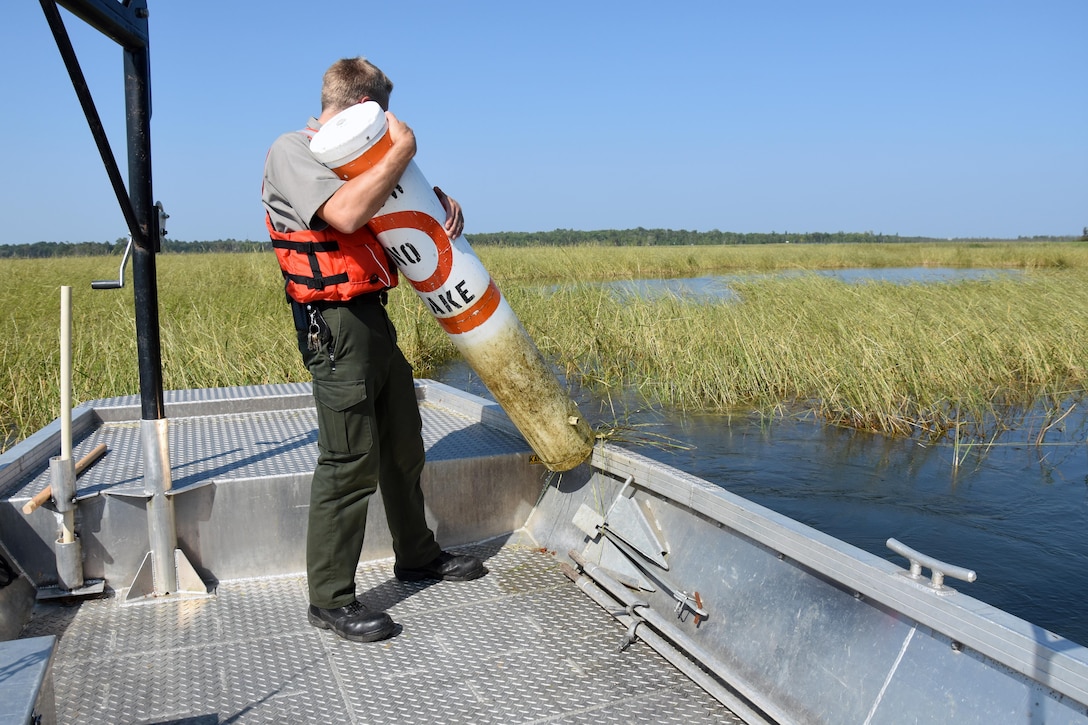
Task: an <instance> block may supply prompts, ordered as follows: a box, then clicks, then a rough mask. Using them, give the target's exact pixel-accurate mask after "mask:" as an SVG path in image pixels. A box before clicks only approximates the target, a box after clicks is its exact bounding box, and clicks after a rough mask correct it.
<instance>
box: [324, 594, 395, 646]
mask: <svg viewBox="0 0 1088 725" xmlns="http://www.w3.org/2000/svg"><path fill="white" fill-rule="evenodd" d="M309 620H310V624H312V625H314V626H315V627H317V628H318V629H331V630H332V631H333V632H335V633H336V634H338V635H340V636H341V637H343V638H344V639H349V640H351V641H352V642H376V641H377V640H379V639H385V638H386V637H389V636H390V635H392V634H393V632H394V631H396V628H397V625H395V624H393V619H392V618H391V617H390V616H389V615H388V614H386V613H385V612H371V611H370V610H368V609H367V608H366V607H364V606H363V605H362V604H361V603H359V602H358V601H354V602H352V603H351V604H349V605H347V606H346V607H337V608H336V609H321V608H320V607H315V606H314V605H312V604H311V605H310V611H309Z"/></svg>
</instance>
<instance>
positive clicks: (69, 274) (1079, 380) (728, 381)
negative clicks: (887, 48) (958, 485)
mask: <svg viewBox="0 0 1088 725" xmlns="http://www.w3.org/2000/svg"><path fill="white" fill-rule="evenodd" d="M477 251H478V252H479V254H480V256H481V258H482V259H483V260H484V262H485V264H486V266H487V267H488V269H489V270H490V271H491V273H492V275H493V276H494V277H495V279H497V280H498V281H499V283H500V285H501V286H502V288H503V291H504V293H505V295H506V297H507V298H508V299H509V301H510V303H511V305H512V306H513V307H514V309H515V311H516V312H517V313H518V316H519V317H520V319H521V320H522V322H523V324H524V325H525V327H526V329H527V330H528V331H529V333H530V335H531V336H532V337H533V339H534V340H535V342H536V343H537V345H538V347H540V349H541V351H542V352H543V353H544V354H545V356H546V357H548V358H549V359H551V360H553V361H555V362H556V363H557V364H558V365H559V367H560V369H561V370H562V371H563V372H565V373H566V375H567V376H568V378H569V379H571V380H576V381H578V382H579V383H581V384H582V385H584V386H586V387H588V388H590V389H592V390H594V391H596V392H597V393H598V394H600V395H601V396H602V397H606V398H607V396H609V395H610V394H612V393H614V392H617V391H628V390H633V391H635V392H636V393H637V394H638V395H639V396H641V397H642V398H643V399H645V400H646V401H648V402H650V403H651V404H654V405H657V404H660V405H662V406H667V407H675V408H681V409H685V410H691V411H737V410H757V411H760V412H762V413H764V414H765V415H768V416H776V415H782V414H812V415H816V416H819V417H820V418H821V419H823V420H826V421H828V422H830V423H833V424H836V425H844V426H850V427H855V428H859V429H864V430H872V431H877V432H881V433H886V434H893V435H910V436H918V437H920V438H924V439H927V440H939V439H942V438H950V439H952V440H954V441H957V442H962V444H963V445H965V446H968V445H977V444H979V443H980V442H983V443H984V442H986V441H989V440H992V437H993V435H994V434H995V432H997V431H999V430H1001V429H1002V427H1008V426H1012V425H1017V424H1018V423H1017V419H1016V416H1017V414H1019V415H1021V416H1022V415H1024V414H1025V412H1026V411H1029V410H1037V409H1038V406H1039V405H1040V403H1042V404H1043V405H1044V408H1043V409H1044V413H1043V419H1042V420H1041V421H1040V422H1039V423H1038V424H1037V427H1038V431H1039V434H1040V435H1041V436H1043V437H1045V436H1046V434H1047V431H1048V430H1049V429H1050V428H1048V426H1050V427H1054V426H1060V425H1061V424H1062V420H1063V419H1062V417H1061V414H1062V411H1063V408H1062V406H1063V405H1068V404H1069V401H1070V400H1073V401H1076V400H1079V399H1080V398H1081V397H1083V392H1084V389H1085V378H1086V372H1085V368H1086V365H1088V363H1086V361H1088V335H1086V332H1088V330H1086V329H1085V327H1086V323H1085V316H1084V311H1085V310H1086V309H1088V244H1077V243H1069V244H1049V243H1043V244H1040V243H1030V244H979V245H974V244H954V245H953V244H949V245H941V244H897V245H891V244H884V245H810V246H802V245H774V246H771V245H765V246H764V245H761V246H758V247H684V248H675V247H666V248H660V247H644V248H643V247H636V248H632V247H622V248H613V247H575V248H530V249H524V248H521V249H504V248H484V249H480V250H477ZM118 261H119V260H118V258H57V259H47V260H7V261H5V263H4V267H3V269H2V271H0V279H2V281H3V284H2V286H0V310H3V311H4V312H3V313H0V314H2V317H0V426H2V428H0V440H3V441H6V442H4V443H3V446H4V447H5V448H6V447H7V446H10V445H11V444H12V443H13V442H15V441H17V440H19V439H21V438H22V437H25V436H26V435H28V434H29V433H31V432H33V431H34V430H37V429H38V428H40V427H42V426H44V425H45V424H47V423H48V422H49V421H50V420H52V419H53V418H55V417H56V416H57V414H58V410H57V406H58V403H57V401H58V400H59V391H58V382H57V380H58V377H59V363H58V357H59V352H58V350H59V342H58V341H59V298H60V293H59V288H60V286H61V285H69V286H71V287H72V288H73V325H74V330H73V338H72V339H73V348H74V350H73V359H74V373H73V400H74V401H76V402H80V401H86V400H91V399H95V398H104V397H112V396H116V395H125V394H134V393H137V392H138V390H139V381H138V374H137V359H136V341H135V334H134V333H135V323H134V312H133V302H132V291H131V285H129V286H127V287H126V288H125V289H124V290H119V291H92V290H91V289H90V281H91V280H92V279H103V278H112V277H115V276H116V273H117V263H118ZM866 266H871V267H892V266H900V267H913V266H950V267H981V268H1006V269H1021V270H1025V271H1026V272H1027V273H1026V274H1025V275H1024V276H1022V277H1018V278H1016V279H1000V278H999V279H994V280H984V281H966V282H956V283H942V284H935V283H927V284H907V285H903V284H892V283H877V282H872V283H861V284H856V283H854V284H850V283H844V282H839V281H836V280H833V279H830V278H826V277H822V276H818V275H806V274H800V275H791V276H787V277H781V278H780V277H770V278H763V279H760V278H753V279H751V280H748V281H744V282H738V283H736V284H735V285H734V289H735V290H736V291H737V292H738V294H739V296H740V298H741V302H739V303H738V302H729V301H720V302H707V301H705V300H703V301H699V300H692V299H683V298H679V297H660V298H658V297H655V298H653V299H639V298H632V297H630V296H624V297H623V298H622V299H621V298H619V297H617V296H616V295H614V294H612V293H610V292H609V291H608V290H606V289H603V288H601V287H599V286H594V285H591V284H584V283H583V282H589V281H595V280H616V279H639V278H653V277H672V276H700V275H706V274H714V273H726V272H738V271H743V272H748V271H752V272H760V271H772V270H802V271H803V270H815V269H827V268H847V267H866ZM157 268H158V287H159V308H160V313H159V316H160V325H161V337H162V359H163V383H164V387H166V388H167V389H175V388H189V387H217V386H225V385H252V384H262V383H273V382H285V381H296V380H308V379H309V376H308V374H307V372H306V370H305V369H304V368H303V366H302V364H301V362H300V360H299V355H298V351H297V349H296V342H295V335H294V331H293V329H292V326H291V321H290V314H289V311H288V308H287V306H286V304H285V303H284V299H283V292H282V286H281V281H280V276H279V272H278V269H277V268H276V265H275V261H274V259H273V258H272V256H271V255H270V254H206V255H159V257H158V259H157ZM128 276H129V278H130V279H131V270H129V275H128ZM558 281H562V282H570V283H572V284H565V285H563V286H560V287H558V288H556V287H555V286H554V284H552V283H554V282H558ZM575 282H579V283H575ZM389 312H390V316H391V317H392V318H393V321H394V323H395V324H396V326H397V329H398V332H399V336H400V344H401V347H402V349H403V350H404V351H405V354H406V356H407V357H408V359H409V360H410V361H411V362H412V364H413V366H414V367H415V368H416V374H417V375H418V376H420V377H424V376H427V375H430V374H432V373H433V372H434V370H435V369H436V368H437V367H439V366H441V365H442V364H443V363H445V362H447V361H449V360H450V359H452V358H453V357H455V355H456V352H455V350H454V348H453V345H452V344H451V343H450V342H449V340H448V338H447V337H446V336H445V334H444V333H443V332H442V331H441V330H440V329H439V328H438V326H437V325H436V324H435V323H434V321H433V319H432V318H431V317H430V315H429V313H428V312H427V311H426V310H425V309H424V307H423V306H422V305H421V304H420V303H419V302H418V300H417V299H416V297H415V295H414V294H413V293H412V292H411V291H410V290H409V289H408V288H407V287H405V286H402V287H401V288H399V289H398V290H396V291H395V292H394V294H393V295H391V299H390V305H389ZM636 433H637V432H636Z"/></svg>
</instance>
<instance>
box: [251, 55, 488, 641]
mask: <svg viewBox="0 0 1088 725" xmlns="http://www.w3.org/2000/svg"><path fill="white" fill-rule="evenodd" d="M392 90H393V84H392V82H390V80H389V79H388V78H387V77H386V76H385V74H384V73H382V71H380V70H379V69H378V68H376V67H375V66H374V65H373V64H371V63H370V62H369V61H367V60H366V59H364V58H346V59H343V60H340V61H337V62H336V63H334V64H333V65H332V66H331V67H330V68H329V69H328V71H326V73H325V76H324V80H323V83H322V89H321V115H320V116H319V117H318V118H316V119H310V122H309V124H308V126H307V128H306V129H305V130H303V131H295V132H292V133H287V134H284V135H283V136H280V137H279V138H278V139H276V141H275V142H274V143H273V144H272V148H271V149H270V150H269V152H268V158H267V160H266V161H265V170H264V185H263V189H262V201H263V202H264V206H265V211H266V212H267V216H266V221H267V224H268V228H269V232H270V234H271V236H272V240H273V246H274V247H275V249H276V256H277V259H278V260H279V263H280V267H281V269H282V271H283V273H284V280H285V285H286V291H287V296H288V300H289V301H290V303H291V307H292V311H293V313H294V319H295V329H296V330H297V331H298V339H299V350H300V351H301V353H302V357H303V360H304V361H305V363H306V366H307V367H308V368H309V370H310V373H311V374H312V376H313V390H314V398H315V403H316V406H317V422H318V459H317V467H316V469H315V471H314V476H313V483H312V487H311V494H310V511H309V522H308V530H307V536H306V568H307V577H308V582H309V596H310V608H309V612H308V618H309V621H310V623H311V624H313V625H314V626H315V627H319V628H321V629H331V630H333V631H334V632H335V633H336V634H338V635H340V636H341V637H344V638H346V639H349V640H352V641H358V642H372V641H376V640H380V639H384V638H386V637H389V636H390V635H392V634H393V632H394V631H395V625H394V623H393V620H392V619H391V618H390V617H389V615H388V614H386V613H384V612H376V611H370V610H368V609H367V608H366V607H364V606H363V605H362V603H360V602H359V601H357V600H356V598H355V568H356V566H357V564H358V562H359V555H360V552H361V549H362V544H363V533H364V527H365V523H366V512H367V504H368V501H369V499H370V496H371V494H372V493H373V492H374V491H375V489H376V488H377V487H379V486H380V487H381V492H382V501H383V502H384V504H385V512H386V518H387V520H388V522H389V529H390V531H391V532H392V535H393V552H394V554H395V556H396V564H395V566H394V568H393V572H394V575H395V576H396V577H397V578H398V579H400V580H402V581H422V580H428V579H438V580H450V581H468V580H471V579H477V578H479V577H481V576H483V575H484V574H486V573H487V569H486V568H485V567H484V565H483V563H482V562H481V561H480V560H479V559H478V558H476V557H474V556H469V555H463V554H453V553H448V552H443V551H442V550H441V549H440V548H439V546H438V544H437V543H436V541H435V538H434V534H433V532H432V531H431V530H430V528H429V527H428V526H427V522H426V520H425V518H424V509H423V493H422V491H421V488H420V482H419V477H420V473H421V472H422V470H423V463H424V450H423V439H422V437H421V428H422V424H421V422H420V417H419V408H418V404H417V402H416V397H415V388H414V380H413V375H412V368H411V366H410V365H409V364H408V362H407V360H405V358H404V355H403V354H402V353H401V351H400V349H399V348H398V347H397V344H396V331H395V330H394V329H393V325H392V323H391V322H390V321H389V318H388V316H387V315H386V312H385V301H386V290H388V289H389V288H391V287H395V286H396V284H397V272H396V269H395V267H393V266H392V264H391V263H390V260H389V258H388V257H387V256H386V254H385V251H384V250H383V249H382V247H381V245H380V244H379V243H378V241H377V239H376V238H375V237H374V235H373V234H372V233H371V232H370V230H369V229H368V228H367V226H366V224H367V222H368V221H370V219H371V217H372V216H373V215H374V214H375V213H376V212H377V211H378V210H379V209H381V207H382V205H383V204H385V202H386V200H387V199H388V198H389V196H390V194H391V193H392V192H393V189H394V187H395V186H396V184H397V182H398V181H399V180H400V177H401V176H402V175H403V173H404V171H405V169H406V168H407V167H408V164H409V162H411V160H412V157H413V156H414V155H415V152H416V140H415V135H414V134H413V133H412V130H411V129H410V128H409V127H408V126H407V125H405V124H404V123H403V122H401V121H400V120H399V119H398V118H397V117H396V116H394V115H393V114H392V113H389V111H388V109H389V95H390V93H391V91H392ZM367 100H372V101H376V102H377V103H378V104H379V105H381V107H382V109H384V110H385V111H386V116H387V120H388V124H389V126H388V130H387V133H388V134H389V138H390V140H391V141H392V147H391V148H390V149H389V150H388V151H387V153H386V154H385V157H384V158H383V159H382V160H381V161H380V162H378V163H377V164H376V165H375V166H374V167H373V168H371V169H370V170H368V171H366V172H364V173H362V174H361V175H359V176H356V177H355V178H353V179H351V180H349V181H343V180H341V179H340V178H338V177H337V176H336V175H335V174H334V173H333V172H332V171H330V170H329V169H327V168H325V167H324V166H323V165H321V164H320V163H319V162H318V161H317V160H316V159H314V158H313V156H312V155H311V154H310V150H309V143H310V138H311V137H312V136H313V133H314V132H316V130H317V129H319V128H320V127H321V124H323V123H326V122H327V121H328V120H329V119H330V118H332V117H333V116H334V115H336V114H337V113H338V112H340V111H342V110H344V109H346V108H349V107H351V106H352V105H354V104H356V103H361V102H363V101H367ZM435 192H436V193H437V194H438V197H439V199H440V200H441V201H442V206H443V207H444V208H445V210H446V222H445V229H446V232H447V233H448V234H449V236H450V238H455V237H457V236H459V235H460V234H461V231H462V229H463V228H464V218H463V216H462V212H461V207H460V205H459V204H458V203H457V202H456V201H454V200H453V199H450V198H449V197H447V196H446V195H445V194H443V193H442V192H441V190H440V189H438V188H437V187H436V188H435Z"/></svg>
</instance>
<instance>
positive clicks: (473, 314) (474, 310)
mask: <svg viewBox="0 0 1088 725" xmlns="http://www.w3.org/2000/svg"><path fill="white" fill-rule="evenodd" d="M500 302H502V292H500V291H499V286H498V285H497V284H495V280H490V284H488V285H487V290H486V291H484V293H483V294H482V295H480V299H479V301H478V302H477V303H476V304H474V305H473V306H472V307H470V308H468V309H467V310H465V311H464V312H462V313H460V314H458V315H454V316H453V317H436V318H435V319H436V320H438V324H439V325H441V326H442V329H443V330H445V331H446V332H448V333H449V334H451V335H459V334H460V333H462V332H468V331H469V330H475V329H476V328H477V327H479V326H480V325H482V324H484V323H485V322H487V321H488V320H490V319H491V315H492V314H494V312H495V310H497V309H498V308H499V303H500Z"/></svg>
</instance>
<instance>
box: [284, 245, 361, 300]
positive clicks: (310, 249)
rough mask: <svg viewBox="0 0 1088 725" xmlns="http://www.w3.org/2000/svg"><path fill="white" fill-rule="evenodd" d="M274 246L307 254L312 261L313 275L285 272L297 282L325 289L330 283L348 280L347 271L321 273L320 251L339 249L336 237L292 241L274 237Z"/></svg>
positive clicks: (286, 275)
mask: <svg viewBox="0 0 1088 725" xmlns="http://www.w3.org/2000/svg"><path fill="white" fill-rule="evenodd" d="M272 247H273V248H274V249H289V250H291V251H293V252H299V253H300V254H305V255H306V259H308V260H309V261H310V271H311V272H313V273H314V276H313V277H303V276H301V275H297V274H286V273H284V276H285V277H286V278H287V279H289V280H291V281H292V282H294V283H296V284H304V285H306V286H307V287H309V288H310V289H318V290H320V289H325V288H326V287H328V286H329V285H334V284H340V283H341V282H347V281H348V275H347V273H344V274H334V275H333V276H331V277H325V276H323V275H322V273H321V265H320V264H319V263H318V261H317V253H318V252H336V251H339V249H340V245H339V243H337V241H336V240H335V239H334V240H331V241H328V242H292V241H288V240H285V239H273V240H272Z"/></svg>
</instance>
